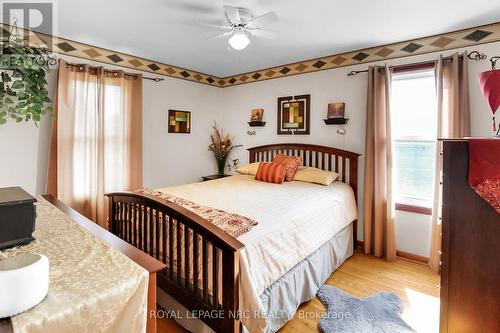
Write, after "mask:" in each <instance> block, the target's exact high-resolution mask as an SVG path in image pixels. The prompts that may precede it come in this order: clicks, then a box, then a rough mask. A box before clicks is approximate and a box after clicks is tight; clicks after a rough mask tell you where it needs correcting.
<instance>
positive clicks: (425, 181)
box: [391, 69, 437, 206]
mask: <svg viewBox="0 0 500 333" xmlns="http://www.w3.org/2000/svg"><path fill="white" fill-rule="evenodd" d="M391 122H392V124H391V125H392V126H391V127H392V135H393V140H394V190H395V197H396V202H398V203H404V204H410V205H416V206H430V205H431V201H432V197H433V178H434V159H435V146H436V137H437V104H436V86H435V75H434V70H432V69H430V70H424V71H422V70H420V71H416V72H409V73H394V74H393V76H392V86H391Z"/></svg>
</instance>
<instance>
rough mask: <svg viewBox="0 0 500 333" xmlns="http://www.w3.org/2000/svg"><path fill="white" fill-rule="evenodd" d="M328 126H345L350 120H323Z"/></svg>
mask: <svg viewBox="0 0 500 333" xmlns="http://www.w3.org/2000/svg"><path fill="white" fill-rule="evenodd" d="M323 121H324V122H325V124H327V125H345V124H347V122H348V121H349V118H328V119H323Z"/></svg>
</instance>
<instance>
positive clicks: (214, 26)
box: [195, 23, 233, 31]
mask: <svg viewBox="0 0 500 333" xmlns="http://www.w3.org/2000/svg"><path fill="white" fill-rule="evenodd" d="M195 25H196V27H200V28H208V29H217V30H224V31H228V30H233V28H231V27H229V26H227V25H220V24H210V23H196V24H195Z"/></svg>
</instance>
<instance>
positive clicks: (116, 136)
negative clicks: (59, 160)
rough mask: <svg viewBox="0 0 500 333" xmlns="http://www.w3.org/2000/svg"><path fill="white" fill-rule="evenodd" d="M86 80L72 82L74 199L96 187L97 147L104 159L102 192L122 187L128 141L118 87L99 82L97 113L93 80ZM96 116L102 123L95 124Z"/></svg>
mask: <svg viewBox="0 0 500 333" xmlns="http://www.w3.org/2000/svg"><path fill="white" fill-rule="evenodd" d="M87 80H88V81H83V80H76V81H75V87H76V88H75V89H76V91H77V92H79V93H78V94H76V99H77V103H76V104H75V120H74V127H75V129H74V132H75V134H74V149H73V160H74V163H73V175H75V177H73V191H74V192H73V193H74V197H75V198H77V199H83V198H85V197H87V196H89V195H90V194H91V192H92V191H94V190H95V188H96V187H95V183H94V182H95V181H96V179H97V178H96V177H95V176H96V175H95V173H96V172H98V171H96V170H98V169H96V168H95V167H96V165H94V164H95V163H98V162H97V161H98V160H99V158H98V156H99V155H100V154H101V153H100V152H99V151H100V150H101V148H99V146H100V145H101V144H102V145H103V147H102V149H103V153H102V154H103V156H104V163H103V165H102V168H103V171H104V177H103V178H104V191H105V192H113V191H119V190H122V189H123V188H124V187H125V184H124V179H125V178H124V175H125V172H126V170H125V164H124V161H125V157H126V151H125V150H126V145H125V142H127V140H128V133H127V131H126V125H125V121H126V119H125V114H124V112H123V107H122V104H121V101H122V100H123V99H124V96H123V93H124V92H123V89H122V88H121V87H120V86H119V85H115V84H112V83H103V84H102V87H103V88H102V93H103V95H104V96H103V99H104V105H103V110H106V112H104V111H103V110H101V111H99V107H98V99H99V97H98V94H99V92H98V85H97V77H96V76H90V77H89V78H88V79H87ZM83 92H85V93H83ZM100 117H103V121H99V118H100ZM100 126H103V127H104V128H100ZM100 141H102V142H100ZM89 191H90V192H89Z"/></svg>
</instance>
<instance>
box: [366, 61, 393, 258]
mask: <svg viewBox="0 0 500 333" xmlns="http://www.w3.org/2000/svg"><path fill="white" fill-rule="evenodd" d="M390 80H391V74H390V71H389V68H388V67H387V66H386V67H379V66H370V68H369V70H368V108H367V114H366V148H365V187H364V214H365V218H364V253H365V254H374V255H375V256H377V257H385V258H386V259H387V260H395V259H396V240H395V225H394V203H393V199H392V158H393V153H392V142H391V117H390V103H389V101H390V86H391V83H390Z"/></svg>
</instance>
